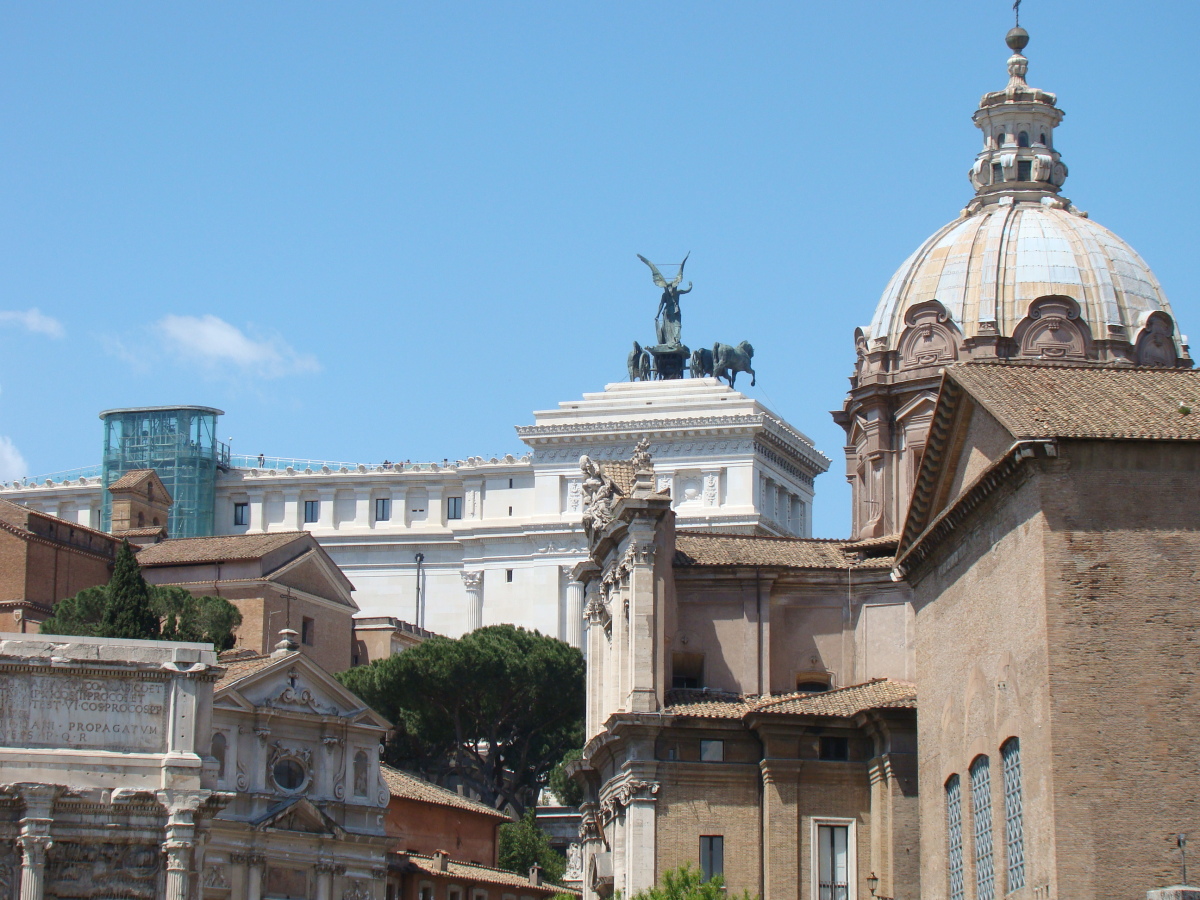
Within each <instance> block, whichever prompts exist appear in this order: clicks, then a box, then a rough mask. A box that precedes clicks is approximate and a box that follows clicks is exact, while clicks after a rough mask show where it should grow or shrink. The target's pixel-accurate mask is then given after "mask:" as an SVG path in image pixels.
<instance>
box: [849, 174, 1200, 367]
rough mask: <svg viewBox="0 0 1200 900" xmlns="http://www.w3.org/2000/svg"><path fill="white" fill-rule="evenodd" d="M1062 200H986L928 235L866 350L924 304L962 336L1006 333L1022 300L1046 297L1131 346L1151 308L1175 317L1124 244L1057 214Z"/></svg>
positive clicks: (887, 301)
mask: <svg viewBox="0 0 1200 900" xmlns="http://www.w3.org/2000/svg"><path fill="white" fill-rule="evenodd" d="M1061 202H1062V201H1058V200H1057V198H1055V201H1053V202H1050V203H1045V202H1036V203H1030V202H1016V203H1009V204H1003V203H1001V204H992V205H988V206H984V207H983V208H982V209H980V210H979V211H977V212H975V213H974V214H973V215H968V216H965V217H963V218H960V219H958V220H956V221H954V222H951V223H950V224H948V225H946V226H945V227H943V228H941V229H939V230H938V231H937V232H935V233H934V234H933V236H932V237H930V238H929V239H928V240H927V241H925V243H924V244H922V245H921V246H920V247H919V248H918V249H917V251H916V252H915V253H913V255H912V256H910V257H909V258H908V259H906V260H905V261H904V264H903V265H901V266H900V268H899V269H898V270H897V271H896V274H895V275H893V276H892V279H891V281H890V282H888V286H887V289H886V290H885V291H884V292H883V296H882V298H880V301H879V306H878V307H877V309H876V310H875V317H874V318H873V319H872V321H871V330H870V338H871V341H872V344H873V346H874V347H876V348H878V347H879V343H878V340H879V339H880V338H886V339H887V347H888V349H895V347H896V343H897V341H898V340H899V338H900V334H901V332H903V330H904V327H905V321H904V317H905V313H906V312H907V311H908V310H909V309H911V308H912V307H913V306H915V305H917V304H918V303H923V302H925V301H929V300H937V301H939V302H940V303H941V304H942V305H943V306H944V307H945V308H946V311H947V312H949V313H950V317H951V319H952V321H953V322H954V324H955V325H956V326H957V327H958V328H959V330H960V331H961V332H962V335H963V337H964V338H971V337H975V336H977V335H979V334H981V333H985V334H999V335H1002V336H1006V337H1008V336H1011V335H1012V334H1013V330H1014V328H1015V327H1016V325H1017V323H1019V322H1020V321H1021V320H1022V319H1023V318H1024V317H1025V316H1026V314H1027V313H1028V311H1029V305H1030V303H1031V302H1032V301H1034V300H1036V299H1037V298H1039V297H1044V296H1047V295H1059V296H1067V297H1071V298H1072V299H1074V300H1075V301H1076V302H1078V303H1079V306H1080V310H1079V312H1080V317H1081V318H1082V319H1084V320H1085V321H1086V322H1087V323H1088V325H1089V326H1090V327H1091V330H1092V333H1093V334H1095V335H1096V336H1097V337H1100V336H1103V335H1105V334H1106V333H1107V334H1108V335H1110V336H1112V337H1118V335H1119V337H1120V338H1122V339H1124V340H1131V339H1133V338H1134V337H1135V335H1136V333H1137V331H1138V329H1139V328H1141V327H1142V326H1143V325H1144V324H1145V321H1146V318H1147V316H1148V315H1149V314H1150V313H1152V312H1155V311H1159V310H1161V311H1163V312H1165V313H1166V314H1167V315H1170V316H1171V318H1172V320H1174V318H1175V317H1174V315H1173V314H1172V313H1171V308H1170V304H1169V303H1168V302H1167V298H1166V295H1165V294H1164V293H1163V291H1162V288H1161V287H1160V286H1159V283H1158V279H1156V278H1155V277H1154V273H1153V272H1151V271H1150V267H1149V266H1147V265H1146V263H1145V262H1144V261H1143V260H1142V258H1141V257H1140V256H1138V254H1137V253H1136V252H1135V251H1134V250H1133V248H1132V247H1130V246H1129V245H1128V244H1127V243H1125V242H1124V241H1123V240H1121V239H1120V238H1119V237H1117V236H1116V235H1115V234H1113V233H1112V232H1111V231H1109V230H1108V229H1107V228H1105V227H1104V226H1103V225H1100V224H1098V223H1096V222H1093V221H1092V220H1091V219H1089V218H1085V217H1084V216H1082V215H1080V214H1079V213H1077V212H1075V211H1073V210H1068V209H1062V208H1056V207H1057V206H1059V205H1060V204H1061ZM981 322H982V323H985V324H984V327H983V329H982V330H981V329H980V323H981ZM992 323H994V325H993V324H992ZM1109 326H1116V327H1115V328H1109ZM1176 341H1177V349H1179V345H1178V337H1176Z"/></svg>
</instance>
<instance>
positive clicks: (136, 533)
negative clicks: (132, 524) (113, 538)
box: [118, 525, 167, 537]
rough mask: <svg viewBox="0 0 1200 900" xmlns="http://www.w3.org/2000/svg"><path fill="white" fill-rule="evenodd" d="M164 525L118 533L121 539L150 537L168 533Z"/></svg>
mask: <svg viewBox="0 0 1200 900" xmlns="http://www.w3.org/2000/svg"><path fill="white" fill-rule="evenodd" d="M166 530H167V529H166V526H164V525H151V526H150V527H149V528H126V529H125V530H124V531H120V532H118V535H119V536H120V537H150V536H151V535H154V534H161V533H165V532H166Z"/></svg>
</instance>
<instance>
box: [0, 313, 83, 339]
mask: <svg viewBox="0 0 1200 900" xmlns="http://www.w3.org/2000/svg"><path fill="white" fill-rule="evenodd" d="M10 323H11V324H14V325H21V326H24V327H25V328H26V329H28V330H29V331H32V332H33V333H34V334H45V335H49V336H50V337H52V338H60V337H62V336H63V335H65V334H66V333H67V332H66V329H64V328H63V326H62V322H60V321H58V319H52V318H50V316H47V315H44V314H43V313H41V312H40V311H39V310H38V309H37V307H31V308H29V309H27V310H24V311H22V310H19V309H0V325H7V324H10Z"/></svg>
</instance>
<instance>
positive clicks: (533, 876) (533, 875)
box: [529, 863, 542, 887]
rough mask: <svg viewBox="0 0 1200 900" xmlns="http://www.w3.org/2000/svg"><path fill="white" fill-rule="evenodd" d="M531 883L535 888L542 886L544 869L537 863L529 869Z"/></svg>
mask: <svg viewBox="0 0 1200 900" xmlns="http://www.w3.org/2000/svg"><path fill="white" fill-rule="evenodd" d="M529 883H530V884H532V885H533V886H534V887H541V886H542V867H541V866H539V865H538V864H537V863H534V864H533V865H532V866H530V867H529Z"/></svg>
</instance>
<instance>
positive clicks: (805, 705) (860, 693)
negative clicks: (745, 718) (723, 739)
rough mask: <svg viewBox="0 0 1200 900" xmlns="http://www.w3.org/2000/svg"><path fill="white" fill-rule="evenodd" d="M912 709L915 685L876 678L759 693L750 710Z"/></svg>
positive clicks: (847, 712)
mask: <svg viewBox="0 0 1200 900" xmlns="http://www.w3.org/2000/svg"><path fill="white" fill-rule="evenodd" d="M889 708H891V709H895V708H901V709H916V708H917V687H916V685H914V684H909V683H908V682H906V681H892V680H891V679H888V678H877V679H875V680H873V681H868V682H866V683H864V684H853V685H850V686H849V687H844V688H837V689H835V690H832V691H824V692H823V693H819V694H810V693H796V694H784V695H782V696H775V697H763V698H760V699H759V700H758V702H756V703H755V706H754V712H758V713H764V712H765V713H779V714H784V715H793V716H838V717H842V718H849V717H850V716H856V715H858V714H859V713H860V712H863V711H864V710H868V709H889Z"/></svg>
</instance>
